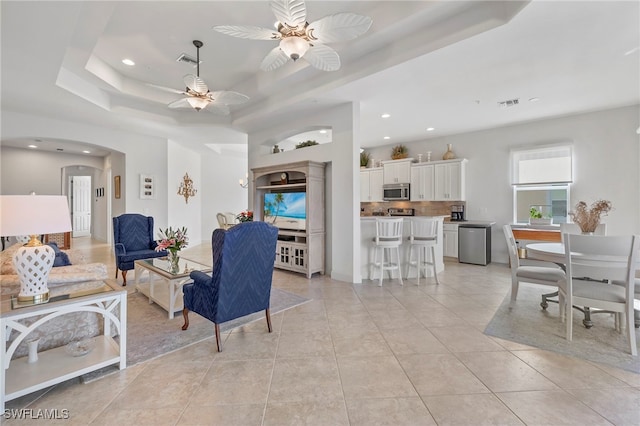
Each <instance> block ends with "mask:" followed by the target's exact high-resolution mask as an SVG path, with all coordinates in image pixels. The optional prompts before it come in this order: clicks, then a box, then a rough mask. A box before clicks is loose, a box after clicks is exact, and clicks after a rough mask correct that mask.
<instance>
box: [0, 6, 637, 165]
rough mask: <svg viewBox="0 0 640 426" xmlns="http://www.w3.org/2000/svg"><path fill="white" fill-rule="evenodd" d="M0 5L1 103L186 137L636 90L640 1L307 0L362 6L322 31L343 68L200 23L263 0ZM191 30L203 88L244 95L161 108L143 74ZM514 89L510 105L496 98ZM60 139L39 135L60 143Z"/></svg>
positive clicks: (199, 144) (418, 123)
mask: <svg viewBox="0 0 640 426" xmlns="http://www.w3.org/2000/svg"><path fill="white" fill-rule="evenodd" d="M0 10H1V19H2V21H1V23H2V28H1V35H2V41H1V42H2V51H1V55H2V56H1V59H2V92H1V95H2V98H1V100H2V109H3V110H13V111H18V112H26V113H32V114H42V115H45V116H48V117H53V118H60V119H64V120H73V121H80V122H85V123H91V124H95V125H99V126H109V127H113V128H117V129H122V130H125V131H134V132H140V133H144V134H150V135H155V136H160V137H166V138H171V139H173V140H176V141H178V142H180V143H183V144H185V145H187V146H190V147H192V148H194V149H203V148H204V147H206V146H211V145H213V146H214V147H217V149H218V150H219V151H220V150H221V147H224V146H225V144H236V145H241V144H245V143H246V136H245V134H246V132H251V131H256V130H259V129H261V128H263V127H265V126H268V125H269V123H273V122H274V121H276V120H291V119H292V117H295V116H296V115H297V114H313V113H314V111H316V110H317V109H321V108H328V107H331V106H332V105H336V104H340V103H343V102H350V101H358V102H360V104H361V123H362V129H361V137H362V140H361V146H363V147H373V146H378V145H386V144H390V143H399V142H408V141H414V140H424V139H428V138H431V137H439V136H443V135H449V134H455V133H462V132H468V131H474V130H479V129H485V128H491V127H497V126H504V125H509V124H514V123H518V122H523V121H530V120H537V119H543V118H547V117H552V116H558V115H567V114H575V113H580V112H586V111H593V110H599V109H606V108H613V107H617V106H624V105H631V104H638V103H640V83H639V78H638V76H639V75H640V52H639V51H638V45H639V44H640V3H639V2H637V1H620V2H616V1H603V2H596V1H585V2H578V1H533V2H531V3H528V2H518V1H505V2H499V1H494V2H484V1H466V2H465V1H406V2H403V1H307V16H308V20H309V21H313V20H317V19H319V18H321V17H323V16H325V15H328V14H332V13H337V12H346V11H350V12H355V13H359V14H363V15H368V16H370V17H372V18H373V25H372V27H371V29H370V30H369V31H368V32H367V33H366V34H365V35H363V36H361V37H359V38H357V39H355V40H352V41H350V42H347V43H335V44H332V47H334V48H335V49H336V50H337V51H338V53H339V54H340V58H341V61H342V68H341V69H340V70H339V71H336V72H323V71H318V70H316V69H314V68H312V67H310V66H308V65H307V64H306V63H305V62H304V61H303V60H300V61H298V62H296V63H292V62H290V63H288V64H286V65H285V66H283V67H282V68H280V69H278V70H276V71H272V72H269V73H267V72H263V71H260V70H259V66H260V62H261V61H262V58H263V57H264V56H265V55H266V54H267V52H268V51H269V50H271V49H272V48H273V47H275V42H270V41H256V40H244V39H237V38H233V37H229V36H226V35H223V34H220V33H217V32H215V31H213V30H212V29H211V28H212V27H213V26H214V25H224V24H228V25H256V26H262V27H271V25H272V24H273V22H274V21H275V18H274V16H273V14H272V13H271V11H270V8H269V5H268V2H266V1H198V2H187V1H153V2H150V1H149V2H148V1H129V2H56V1H43V2H38V1H28V2H25V1H6V0H4V1H2V2H1V3H0ZM194 39H198V40H201V41H203V42H204V47H203V48H202V49H201V51H200V59H201V61H202V63H201V66H200V76H201V77H202V78H203V79H204V80H205V81H206V82H207V83H208V85H209V87H210V88H211V89H212V90H235V91H238V92H241V93H244V94H246V95H248V96H249V97H250V98H251V99H250V100H249V102H247V103H246V104H243V105H240V106H234V107H232V114H231V115H230V116H229V117H219V116H216V115H213V114H210V113H207V112H206V111H202V112H196V111H193V110H178V111H176V110H170V109H168V108H167V107H166V104H168V103H169V102H171V101H173V100H175V99H177V98H178V97H179V95H173V94H171V93H167V92H163V91H160V90H157V89H154V88H152V87H149V86H148V85H147V84H146V83H152V84H156V85H160V86H165V87H171V88H176V89H181V88H182V85H183V83H182V76H183V75H184V74H188V73H195V70H194V68H193V67H191V66H189V65H188V64H185V63H178V62H176V58H177V57H178V56H179V55H180V54H182V53H186V54H188V55H190V56H195V53H196V52H195V48H194V46H193V44H192V40H194ZM124 58H130V59H132V60H134V61H135V62H136V65H135V66H134V67H128V66H126V65H124V64H122V62H121V60H122V59H124ZM513 98H518V99H519V101H520V104H519V105H518V106H515V107H511V108H500V107H499V106H498V105H497V103H498V102H499V101H503V100H507V99H513ZM531 98H539V101H537V102H530V101H529V99H531ZM382 113H389V114H391V117H390V118H388V119H382V118H381V117H380V115H381V114H382ZM324 124H326V123H318V125H319V126H320V125H324ZM427 127H434V128H435V130H434V131H432V132H427V131H426V129H427ZM301 130H304V129H301ZM384 136H389V137H390V139H388V140H385V139H383V137H384ZM32 137H33V138H34V139H35V138H40V139H45V141H46V135H32ZM30 141H31V138H26V139H22V140H14V141H9V140H2V144H3V145H6V146H19V147H24V146H26V144H28V143H30ZM66 142H68V141H50V144H48V145H51V146H52V147H61V146H62V147H63V148H66V150H68V149H72V147H73V146H74V144H73V143H71V144H69V145H66V146H64V144H65V143H66ZM51 149H55V148H51ZM222 150H223V149H222ZM233 151H234V152H238V147H236V148H235V149H233ZM98 152H99V151H98ZM96 155H100V154H96Z"/></svg>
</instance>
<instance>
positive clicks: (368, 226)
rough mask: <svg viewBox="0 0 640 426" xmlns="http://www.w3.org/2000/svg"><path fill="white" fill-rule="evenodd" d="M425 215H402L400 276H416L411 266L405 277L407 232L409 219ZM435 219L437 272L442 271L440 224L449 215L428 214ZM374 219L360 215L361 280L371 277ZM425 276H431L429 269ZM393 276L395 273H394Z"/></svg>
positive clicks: (408, 232) (407, 251)
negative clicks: (436, 227)
mask: <svg viewBox="0 0 640 426" xmlns="http://www.w3.org/2000/svg"><path fill="white" fill-rule="evenodd" d="M419 217H426V216H412V217H404V218H403V219H404V224H403V226H402V233H403V236H404V242H403V244H402V246H401V247H400V258H401V261H402V262H401V263H402V267H401V272H402V278H403V279H405V278H416V277H417V275H416V268H411V273H410V275H409V276H408V277H407V276H405V274H406V273H407V261H408V258H409V241H408V239H409V234H410V233H411V225H410V223H411V220H413V219H414V218H419ZM429 217H433V218H436V219H439V220H440V222H439V223H438V238H437V239H438V242H437V245H436V271H437V272H438V273H440V272H442V271H444V262H443V259H442V238H443V235H442V224H443V221H444V218H445V217H449V216H429ZM376 219H377V216H362V217H360V257H361V261H360V274H361V277H362V280H363V281H364V280H370V279H372V277H370V276H369V273H370V266H371V263H372V262H373V239H374V238H375V236H376ZM426 273H427V277H430V276H432V272H431V269H427V271H426ZM394 276H395V275H394Z"/></svg>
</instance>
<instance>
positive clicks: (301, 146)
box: [296, 141, 318, 149]
mask: <svg viewBox="0 0 640 426" xmlns="http://www.w3.org/2000/svg"><path fill="white" fill-rule="evenodd" d="M313 145H318V142H316V141H305V142H300V143H299V144H296V149H300V148H304V147H305V146H313Z"/></svg>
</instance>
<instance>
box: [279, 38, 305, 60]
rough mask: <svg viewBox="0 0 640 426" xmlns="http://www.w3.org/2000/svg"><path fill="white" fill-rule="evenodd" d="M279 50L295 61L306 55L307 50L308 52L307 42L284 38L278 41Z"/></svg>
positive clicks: (300, 39)
mask: <svg viewBox="0 0 640 426" xmlns="http://www.w3.org/2000/svg"><path fill="white" fill-rule="evenodd" d="M280 49H281V50H282V51H283V52H284V53H286V55H287V56H288V57H290V58H291V59H293V60H294V61H297V60H298V59H300V58H302V57H303V56H304V54H305V53H307V50H309V42H308V41H306V40H305V39H303V38H302V37H296V36H290V37H284V38H283V39H282V40H281V41H280Z"/></svg>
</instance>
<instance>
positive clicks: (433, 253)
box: [431, 246, 440, 285]
mask: <svg viewBox="0 0 640 426" xmlns="http://www.w3.org/2000/svg"><path fill="white" fill-rule="evenodd" d="M431 263H432V265H433V278H435V279H436V284H438V285H439V284H440V281H438V269H437V268H436V248H435V247H434V246H431Z"/></svg>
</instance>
